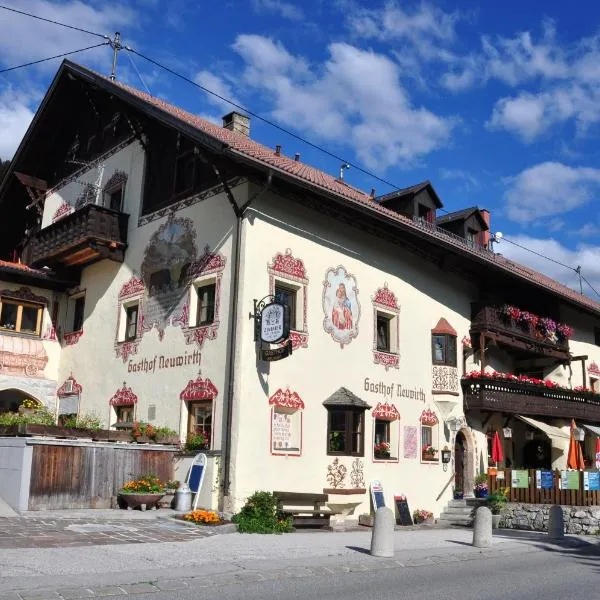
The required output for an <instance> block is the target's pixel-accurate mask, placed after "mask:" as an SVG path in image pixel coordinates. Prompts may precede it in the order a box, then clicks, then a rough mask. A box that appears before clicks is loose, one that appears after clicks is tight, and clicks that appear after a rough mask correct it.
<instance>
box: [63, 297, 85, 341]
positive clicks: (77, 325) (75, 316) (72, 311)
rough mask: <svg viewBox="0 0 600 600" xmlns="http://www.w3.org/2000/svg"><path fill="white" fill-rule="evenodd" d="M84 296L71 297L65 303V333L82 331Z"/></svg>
mask: <svg viewBox="0 0 600 600" xmlns="http://www.w3.org/2000/svg"><path fill="white" fill-rule="evenodd" d="M84 316H85V294H78V295H77V296H71V297H70V298H69V300H68V302H67V332H69V333H72V332H75V331H83V321H84Z"/></svg>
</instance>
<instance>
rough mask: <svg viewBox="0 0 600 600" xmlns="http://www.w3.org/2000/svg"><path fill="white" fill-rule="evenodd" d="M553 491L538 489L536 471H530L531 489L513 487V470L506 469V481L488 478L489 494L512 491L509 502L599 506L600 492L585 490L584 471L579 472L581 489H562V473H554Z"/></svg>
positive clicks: (494, 477) (493, 477)
mask: <svg viewBox="0 0 600 600" xmlns="http://www.w3.org/2000/svg"><path fill="white" fill-rule="evenodd" d="M552 477H553V486H552V489H542V488H538V487H536V471H535V469H529V487H527V488H513V487H511V481H512V469H504V479H498V478H497V477H496V476H495V475H492V476H488V487H489V493H490V494H493V493H494V492H497V491H500V492H502V491H504V490H505V489H506V488H509V489H510V496H509V502H521V503H524V504H558V505H562V506H599V505H600V492H598V491H585V490H584V489H583V471H580V472H579V489H577V490H563V489H560V479H561V476H560V471H553V472H552Z"/></svg>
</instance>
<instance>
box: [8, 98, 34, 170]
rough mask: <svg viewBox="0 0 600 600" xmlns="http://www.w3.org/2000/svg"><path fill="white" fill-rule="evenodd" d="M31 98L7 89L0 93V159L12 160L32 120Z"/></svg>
mask: <svg viewBox="0 0 600 600" xmlns="http://www.w3.org/2000/svg"><path fill="white" fill-rule="evenodd" d="M30 100H31V98H29V97H27V96H25V95H24V94H22V93H19V92H15V91H13V90H12V89H10V88H9V89H7V90H5V91H4V92H2V93H0V131H1V132H2V135H0V158H1V159H4V160H6V159H7V158H12V156H13V154H14V152H15V150H16V149H17V146H18V145H19V143H20V142H21V139H22V138H23V136H24V135H25V131H27V127H29V124H30V123H31V119H33V111H32V110H31V109H30V108H29V103H30Z"/></svg>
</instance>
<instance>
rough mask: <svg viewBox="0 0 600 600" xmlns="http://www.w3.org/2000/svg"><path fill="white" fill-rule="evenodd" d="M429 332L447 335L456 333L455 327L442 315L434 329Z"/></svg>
mask: <svg viewBox="0 0 600 600" xmlns="http://www.w3.org/2000/svg"><path fill="white" fill-rule="evenodd" d="M431 333H439V334H444V333H445V334H447V335H456V329H454V327H452V325H450V323H448V321H446V319H444V317H442V318H441V319H440V320H439V321H438V323H437V325H436V326H435V328H434V329H432V330H431Z"/></svg>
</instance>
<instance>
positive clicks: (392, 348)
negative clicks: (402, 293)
mask: <svg viewBox="0 0 600 600" xmlns="http://www.w3.org/2000/svg"><path fill="white" fill-rule="evenodd" d="M372 304H373V362H374V363H375V364H380V365H382V366H383V367H385V370H386V371H387V370H388V369H389V368H390V367H392V368H395V369H399V368H400V306H399V304H398V300H397V297H396V295H395V294H394V293H393V292H392V291H391V290H389V289H388V285H387V283H385V284H384V285H383V287H381V288H379V289H377V290H376V292H375V295H374V296H373V297H372ZM380 319H386V320H387V329H388V346H389V347H388V349H382V348H381V347H380V345H379V327H378V323H379V320H380Z"/></svg>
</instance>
